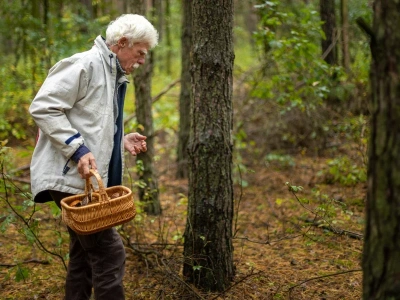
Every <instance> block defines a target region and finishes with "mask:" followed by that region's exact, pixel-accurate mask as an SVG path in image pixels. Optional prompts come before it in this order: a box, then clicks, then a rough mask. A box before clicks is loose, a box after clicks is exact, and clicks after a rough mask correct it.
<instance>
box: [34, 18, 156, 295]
mask: <svg viewBox="0 0 400 300" xmlns="http://www.w3.org/2000/svg"><path fill="white" fill-rule="evenodd" d="M157 40H158V33H157V31H156V30H155V29H154V27H153V25H151V23H150V22H149V21H147V20H146V19H145V18H144V17H143V16H139V15H133V14H127V15H122V16H121V17H119V18H118V19H116V20H115V21H113V22H111V23H110V25H109V26H108V28H107V31H106V38H105V39H104V38H103V37H101V36H98V37H97V38H96V39H95V41H94V46H93V47H92V49H91V50H89V51H86V52H83V53H78V54H75V55H73V56H71V57H69V58H65V59H63V60H61V61H59V62H58V63H57V64H56V65H54V66H53V67H52V68H51V69H50V72H49V74H48V77H47V78H46V80H45V82H44V83H43V85H42V87H41V89H40V90H39V92H38V94H37V95H36V97H35V99H34V100H33V102H32V104H31V106H30V109H29V110H30V113H31V115H32V117H33V119H34V120H35V122H36V124H37V126H38V127H39V137H38V141H37V145H36V147H35V150H34V153H33V157H32V162H31V184H32V193H33V195H34V200H35V202H47V201H55V202H56V203H57V205H58V206H59V207H60V201H61V199H62V198H64V197H67V196H71V195H74V194H81V193H83V191H84V184H85V181H84V180H82V178H87V177H88V176H90V172H89V169H90V168H92V169H95V170H97V171H98V172H99V174H100V176H101V177H102V180H103V182H104V183H107V186H115V185H120V184H121V183H122V174H123V149H124V148H125V149H126V150H128V151H129V152H130V153H131V154H132V155H136V154H138V153H140V152H142V151H146V150H147V149H146V142H145V139H146V137H145V136H142V135H140V134H138V133H129V134H127V135H124V129H123V119H122V115H123V107H124V98H125V92H126V86H127V82H128V80H127V78H126V76H125V75H128V74H131V73H132V72H133V71H134V69H136V68H137V67H139V66H140V65H142V64H144V62H145V56H146V53H147V51H148V50H149V49H151V48H153V47H154V46H156V45H157ZM68 231H69V234H70V251H69V256H70V260H69V264H68V273H67V278H66V287H65V290H66V291H65V295H66V297H65V298H66V300H78V299H79V300H81V299H89V298H90V296H91V293H92V287H93V288H94V294H95V298H96V299H97V300H110V299H113V300H119V299H124V289H123V286H122V278H123V275H124V265H125V250H124V247H123V244H122V241H121V238H120V236H119V234H118V233H117V232H116V230H115V228H111V229H107V230H104V231H101V232H99V233H95V234H91V235H85V236H82V235H78V234H76V233H75V232H74V231H72V230H71V229H70V228H68Z"/></svg>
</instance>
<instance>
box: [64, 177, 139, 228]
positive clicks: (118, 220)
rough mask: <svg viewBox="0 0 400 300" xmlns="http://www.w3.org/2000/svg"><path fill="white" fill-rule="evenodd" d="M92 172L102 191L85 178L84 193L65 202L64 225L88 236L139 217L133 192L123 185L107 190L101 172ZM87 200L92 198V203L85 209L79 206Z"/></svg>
mask: <svg viewBox="0 0 400 300" xmlns="http://www.w3.org/2000/svg"><path fill="white" fill-rule="evenodd" d="M90 172H91V174H92V176H94V177H95V178H96V180H97V183H98V186H99V190H97V191H93V186H92V185H91V183H90V179H91V177H90V178H87V179H86V185H85V194H79V195H74V196H70V197H67V198H64V199H62V200H61V207H62V219H63V221H64V223H65V224H67V226H69V227H70V228H71V229H72V230H74V231H75V232H76V233H78V234H81V235H86V234H92V233H95V232H99V231H102V230H104V229H107V228H111V227H114V226H117V225H120V224H123V223H126V222H128V221H130V220H132V219H133V218H134V217H135V215H136V208H135V204H134V202H133V197H132V191H131V190H130V189H128V188H127V187H124V186H113V187H110V188H104V185H103V182H102V180H101V177H100V175H99V173H97V172H96V171H93V170H90ZM90 196H91V197H90ZM86 197H90V198H91V202H89V203H88V204H86V205H84V206H79V207H78V206H76V205H77V204H80V203H81V202H82V200H84V198H86Z"/></svg>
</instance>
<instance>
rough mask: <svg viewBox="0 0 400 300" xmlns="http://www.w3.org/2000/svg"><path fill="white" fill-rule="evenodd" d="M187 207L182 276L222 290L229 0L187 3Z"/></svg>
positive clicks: (229, 261)
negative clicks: (190, 85) (190, 26)
mask: <svg viewBox="0 0 400 300" xmlns="http://www.w3.org/2000/svg"><path fill="white" fill-rule="evenodd" d="M192 8H193V10H192V12H193V14H192V20H193V47H192V55H193V60H192V66H191V68H192V82H193V97H192V103H191V112H192V113H191V114H192V120H191V129H190V142H189V147H188V149H189V158H190V162H189V166H190V167H189V170H190V172H189V201H188V202H189V203H188V217H187V223H186V229H185V233H184V237H185V242H184V256H185V262H184V266H183V275H184V276H185V278H186V280H188V281H189V282H192V283H194V284H195V286H197V287H199V288H202V289H205V290H212V291H213V290H214V291H222V290H224V289H225V288H227V287H228V286H229V284H230V282H231V280H232V279H233V277H234V266H233V246H232V218H233V184H232V141H231V130H232V69H233V60H234V52H233V41H232V35H233V34H232V27H233V0H217V1H212V3H211V1H204V0H194V1H193V7H192Z"/></svg>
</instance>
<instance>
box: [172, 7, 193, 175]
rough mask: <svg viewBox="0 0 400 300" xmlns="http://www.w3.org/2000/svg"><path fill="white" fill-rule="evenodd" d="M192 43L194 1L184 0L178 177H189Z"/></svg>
mask: <svg viewBox="0 0 400 300" xmlns="http://www.w3.org/2000/svg"><path fill="white" fill-rule="evenodd" d="M191 44H192V1H185V0H183V1H182V33H181V49H182V54H181V61H182V69H181V92H180V96H179V133H178V147H177V166H178V167H177V171H176V177H177V178H188V177H189V167H188V159H189V155H188V152H187V151H188V149H187V145H188V142H189V135H190V95H191V89H192V84H191V75H190V53H191Z"/></svg>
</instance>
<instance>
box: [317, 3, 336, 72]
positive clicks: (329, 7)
mask: <svg viewBox="0 0 400 300" xmlns="http://www.w3.org/2000/svg"><path fill="white" fill-rule="evenodd" d="M319 3H320V15H321V21H322V22H323V24H322V30H323V31H324V33H325V39H322V41H321V47H322V54H323V55H324V56H325V61H326V62H327V63H328V64H330V65H337V64H338V58H337V50H336V49H337V47H336V42H337V38H336V35H337V29H336V14H335V0H320V1H319Z"/></svg>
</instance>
